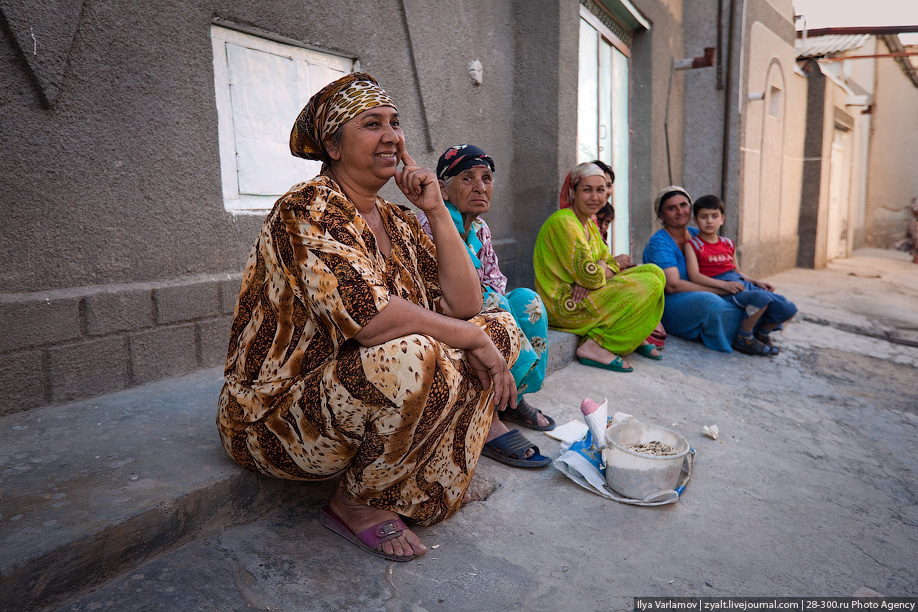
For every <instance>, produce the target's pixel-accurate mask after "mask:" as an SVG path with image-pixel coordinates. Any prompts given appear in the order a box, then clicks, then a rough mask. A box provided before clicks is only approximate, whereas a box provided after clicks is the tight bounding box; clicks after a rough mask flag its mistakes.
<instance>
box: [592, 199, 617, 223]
mask: <svg viewBox="0 0 918 612" xmlns="http://www.w3.org/2000/svg"><path fill="white" fill-rule="evenodd" d="M606 217H608V218H609V221H614V220H615V209H614V208H612V205H611V204H609V203H608V202H607V203H606V204H605V206H603V207H602V208H600V209H599V210H598V211H597V212H596V220H597V221H602V220H603V219H604V218H606Z"/></svg>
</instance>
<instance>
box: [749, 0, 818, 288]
mask: <svg viewBox="0 0 918 612" xmlns="http://www.w3.org/2000/svg"><path fill="white" fill-rule="evenodd" d="M766 6H767V8H769V9H770V8H772V7H771V4H768V5H766ZM770 17H771V19H770V21H771V27H769V26H768V25H766V22H764V21H759V20H756V21H754V22H753V23H752V24H751V26H750V28H749V33H748V40H749V45H748V48H747V49H746V58H748V61H747V62H746V64H745V66H746V69H745V76H744V80H743V85H742V89H741V90H740V91H741V92H742V94H741V96H740V98H741V99H742V100H743V103H742V108H743V109H744V110H743V113H744V115H743V121H742V126H743V127H742V130H741V134H742V144H741V145H740V151H739V159H740V164H739V167H740V171H741V177H742V178H741V181H740V198H741V200H740V210H739V211H738V212H739V226H738V229H737V238H738V245H739V249H738V251H739V254H740V264H741V268H742V270H743V271H745V272H747V273H749V274H751V275H752V276H760V275H767V274H773V273H775V272H778V271H781V270H786V269H788V268H792V267H794V265H795V263H796V251H797V221H798V218H799V204H800V181H801V175H800V170H799V168H800V160H801V158H802V155H801V153H802V145H803V132H802V131H801V129H800V128H801V125H802V124H803V122H804V116H805V111H804V109H805V106H804V105H803V103H802V102H803V100H804V99H805V97H804V96H805V89H804V88H803V87H802V86H801V83H800V82H799V80H798V77H797V76H796V75H795V74H794V69H795V67H796V61H795V52H794V47H793V45H792V44H791V42H790V41H792V38H791V36H792V35H793V31H792V28H793V26H792V21H791V19H792V16H789V15H786V14H784V15H778V14H776V13H773V14H771V15H770ZM772 28H776V29H772ZM751 98H755V99H751Z"/></svg>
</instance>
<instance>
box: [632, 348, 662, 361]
mask: <svg viewBox="0 0 918 612" xmlns="http://www.w3.org/2000/svg"><path fill="white" fill-rule="evenodd" d="M655 348H657V347H655V346H653V345H652V344H642V345H641V346H639V347H637V348H636V349H634V352H635V353H637V354H638V355H640V356H641V357H646V358H647V359H653V360H654V361H660V360H661V359H663V355H656V356H654V355H652V354H651V353H653V349H655Z"/></svg>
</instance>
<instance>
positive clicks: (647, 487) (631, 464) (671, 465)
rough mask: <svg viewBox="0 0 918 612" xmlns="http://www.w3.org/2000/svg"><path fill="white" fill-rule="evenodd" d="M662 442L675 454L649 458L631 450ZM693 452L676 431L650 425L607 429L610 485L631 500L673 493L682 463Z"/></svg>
mask: <svg viewBox="0 0 918 612" xmlns="http://www.w3.org/2000/svg"><path fill="white" fill-rule="evenodd" d="M653 441H659V442H663V443H664V444H668V445H669V446H672V447H673V448H674V449H676V453H675V454H674V455H648V454H645V453H639V452H636V451H634V450H631V449H630V448H628V446H631V445H633V444H646V443H647V442H653ZM690 450H691V446H689V443H688V440H686V439H685V438H683V437H682V436H680V435H679V434H677V433H676V432H674V431H672V430H670V429H666V428H665V427H658V426H656V425H648V424H646V423H636V422H629V423H618V424H617V425H612V426H611V427H609V428H608V429H607V430H606V448H605V449H603V458H604V459H605V462H606V483H607V484H608V485H609V487H610V488H611V489H612V490H614V491H615V492H617V493H619V494H620V495H623V496H624V497H630V498H631V499H645V498H647V497H649V496H651V495H654V494H656V493H659V492H660V491H671V490H673V489H675V488H676V485H677V484H678V482H679V474H680V472H681V471H682V462H683V461H684V460H685V456H686V455H688V453H689V451H690Z"/></svg>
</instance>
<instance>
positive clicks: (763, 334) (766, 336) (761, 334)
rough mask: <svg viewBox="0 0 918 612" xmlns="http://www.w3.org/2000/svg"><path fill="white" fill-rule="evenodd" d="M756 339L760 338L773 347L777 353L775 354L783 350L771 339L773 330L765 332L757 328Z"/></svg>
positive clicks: (760, 340) (759, 339)
mask: <svg viewBox="0 0 918 612" xmlns="http://www.w3.org/2000/svg"><path fill="white" fill-rule="evenodd" d="M755 339H756V340H758V341H759V342H761V343H762V344H764V345H765V346H767V347H769V348H771V349H772V351H774V354H775V355H777V354H778V353H779V352H781V349H779V348H778V347H777V346H775V343H774V342H772V340H771V332H763V331H758V330H756V332H755Z"/></svg>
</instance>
